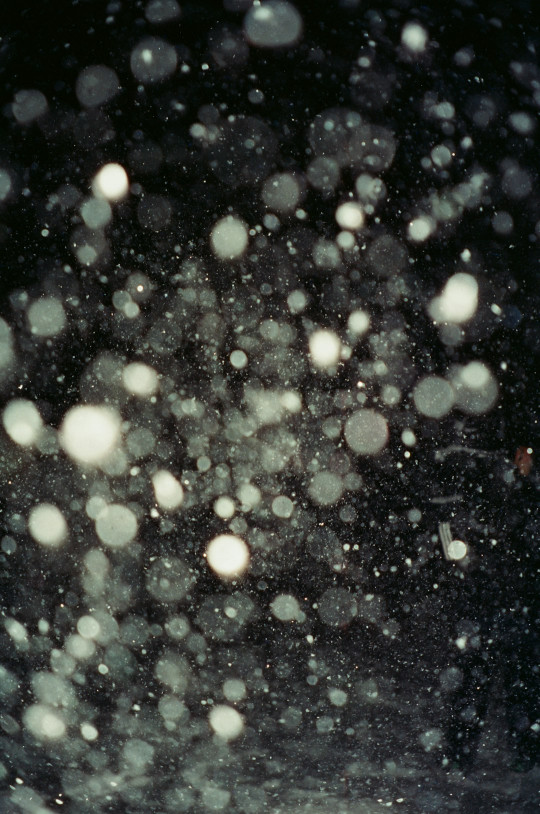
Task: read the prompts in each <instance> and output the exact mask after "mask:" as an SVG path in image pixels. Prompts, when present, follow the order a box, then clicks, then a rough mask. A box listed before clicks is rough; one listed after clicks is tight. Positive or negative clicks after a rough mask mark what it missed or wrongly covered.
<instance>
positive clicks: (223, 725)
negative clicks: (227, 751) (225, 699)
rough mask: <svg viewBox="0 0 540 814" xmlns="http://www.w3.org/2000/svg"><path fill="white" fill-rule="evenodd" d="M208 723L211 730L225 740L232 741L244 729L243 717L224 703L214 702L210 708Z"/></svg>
mask: <svg viewBox="0 0 540 814" xmlns="http://www.w3.org/2000/svg"><path fill="white" fill-rule="evenodd" d="M208 723H209V724H210V727H211V728H212V729H213V731H214V732H215V733H216V735H218V736H219V737H220V738H222V739H223V740H225V741H232V740H234V739H235V738H237V737H238V736H239V735H241V734H242V731H243V729H244V718H243V716H242V715H241V714H240V713H239V712H238V710H236V709H234V707H229V706H227V705H226V704H216V706H213V707H212V709H211V710H210V713H209V715H208Z"/></svg>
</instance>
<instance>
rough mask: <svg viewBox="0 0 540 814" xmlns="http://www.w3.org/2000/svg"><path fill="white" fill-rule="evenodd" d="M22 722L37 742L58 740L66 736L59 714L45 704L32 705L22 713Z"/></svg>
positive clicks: (64, 725)
mask: <svg viewBox="0 0 540 814" xmlns="http://www.w3.org/2000/svg"><path fill="white" fill-rule="evenodd" d="M23 722H24V725H25V726H26V728H27V729H28V730H29V731H30V732H31V734H32V735H33V736H34V737H35V738H38V740H58V739H59V738H62V737H63V736H64V735H65V734H66V724H65V722H64V720H63V718H62V716H61V715H60V713H59V712H58V711H57V710H55V709H53V708H52V707H49V706H47V705H46V704H32V705H31V706H29V707H27V708H26V709H25V711H24V713H23Z"/></svg>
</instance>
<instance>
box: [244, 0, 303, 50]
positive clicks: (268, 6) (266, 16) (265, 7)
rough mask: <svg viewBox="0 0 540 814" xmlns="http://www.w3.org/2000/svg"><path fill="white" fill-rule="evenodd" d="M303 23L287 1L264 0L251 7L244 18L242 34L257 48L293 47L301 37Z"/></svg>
mask: <svg viewBox="0 0 540 814" xmlns="http://www.w3.org/2000/svg"><path fill="white" fill-rule="evenodd" d="M302 29H303V22H302V18H301V16H300V14H299V13H298V11H297V10H296V8H295V7H294V6H293V5H292V3H289V2H287V0H265V2H263V3H256V4H253V6H251V8H250V9H249V11H248V12H247V14H246V16H245V18H244V34H245V36H246V39H247V41H248V42H249V43H250V44H251V45H255V46H257V47H259V48H283V47H286V46H290V45H294V44H295V43H296V42H297V41H298V40H299V39H300V37H301V36H302Z"/></svg>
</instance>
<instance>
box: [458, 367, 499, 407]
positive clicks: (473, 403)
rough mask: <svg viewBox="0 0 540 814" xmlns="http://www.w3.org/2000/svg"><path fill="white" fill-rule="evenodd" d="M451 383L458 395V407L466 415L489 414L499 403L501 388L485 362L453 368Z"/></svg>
mask: <svg viewBox="0 0 540 814" xmlns="http://www.w3.org/2000/svg"><path fill="white" fill-rule="evenodd" d="M450 381H451V383H452V386H453V388H454V391H455V393H456V405H457V406H458V407H459V408H460V409H461V410H463V412H464V413H470V414H472V415H479V414H481V413H487V412H488V411H489V410H491V408H492V407H493V406H494V404H495V402H496V401H497V396H498V394H499V386H498V384H497V380H496V379H495V377H494V375H493V373H492V372H491V370H490V369H489V368H488V366H487V365H486V364H484V362H480V361H474V362H469V363H468V364H466V365H464V366H463V367H461V366H457V367H455V368H453V369H452V371H451V374H450Z"/></svg>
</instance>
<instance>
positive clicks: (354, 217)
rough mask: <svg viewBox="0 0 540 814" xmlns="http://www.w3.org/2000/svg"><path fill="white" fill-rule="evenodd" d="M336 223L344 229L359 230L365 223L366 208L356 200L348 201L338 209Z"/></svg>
mask: <svg viewBox="0 0 540 814" xmlns="http://www.w3.org/2000/svg"><path fill="white" fill-rule="evenodd" d="M335 217H336V223H337V225H338V226H340V227H341V228H342V229H349V230H351V231H352V232H356V231H358V229H361V228H362V226H363V225H364V210H363V209H362V207H361V206H360V204H357V203H355V202H354V201H346V202H345V203H342V204H340V205H339V206H338V208H337V209H336V215H335Z"/></svg>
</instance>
